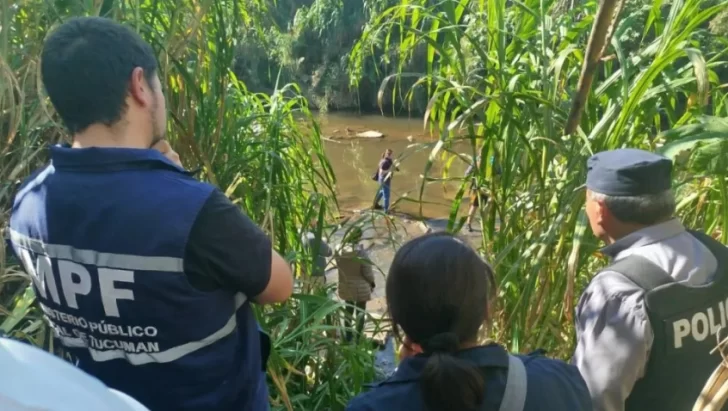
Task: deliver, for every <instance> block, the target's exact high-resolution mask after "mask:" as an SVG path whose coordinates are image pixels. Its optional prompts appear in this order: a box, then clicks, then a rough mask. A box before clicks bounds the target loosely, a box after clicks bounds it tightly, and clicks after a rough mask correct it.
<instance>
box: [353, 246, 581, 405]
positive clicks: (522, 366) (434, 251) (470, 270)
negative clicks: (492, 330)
mask: <svg viewBox="0 0 728 411" xmlns="http://www.w3.org/2000/svg"><path fill="white" fill-rule="evenodd" d="M386 293H387V304H388V308H389V314H390V317H391V320H392V322H393V327H394V330H395V333H396V334H397V335H398V336H400V337H401V340H402V341H403V345H402V349H401V350H400V360H401V362H400V364H399V367H398V368H397V371H395V373H394V375H393V376H392V377H390V378H389V379H387V380H386V381H384V382H381V383H379V384H378V385H376V386H375V387H374V388H373V389H372V390H370V391H368V392H366V393H363V394H361V395H359V396H358V397H356V398H354V399H353V400H352V401H351V402H350V403H349V405H348V407H347V410H349V411H363V410H372V411H374V410H376V411H389V410H391V411H398V410H406V411H536V410H539V411H541V410H543V411H551V410H552V411H582V410H583V411H589V410H591V409H592V406H591V398H590V396H589V391H588V390H587V387H586V384H585V383H584V380H583V379H582V378H581V376H580V374H579V371H578V370H577V369H576V368H575V367H574V366H572V365H569V364H566V363H564V362H562V361H558V360H552V359H548V358H546V357H543V356H542V355H539V354H532V355H528V356H511V355H509V354H508V352H507V351H506V350H505V349H503V348H502V347H501V346H499V345H497V344H494V343H489V344H485V345H481V344H480V343H479V341H481V337H482V335H483V334H484V333H485V332H487V330H488V323H489V320H490V318H491V315H492V311H491V309H492V302H493V297H494V295H495V280H494V276H493V271H492V269H491V268H490V266H489V265H488V264H487V263H486V262H485V261H483V260H482V259H481V258H480V257H479V256H478V254H477V253H476V252H475V251H474V250H473V249H472V248H470V247H469V246H468V245H467V244H465V243H464V242H462V241H461V240H460V239H458V238H456V237H453V236H452V235H450V234H446V233H433V234H428V235H424V236H422V237H419V238H416V239H414V240H411V241H409V242H408V243H407V244H405V245H404V246H402V248H401V249H400V250H399V251H398V252H397V254H396V255H395V256H394V260H393V261H392V266H391V267H390V269H389V274H388V276H387V286H386Z"/></svg>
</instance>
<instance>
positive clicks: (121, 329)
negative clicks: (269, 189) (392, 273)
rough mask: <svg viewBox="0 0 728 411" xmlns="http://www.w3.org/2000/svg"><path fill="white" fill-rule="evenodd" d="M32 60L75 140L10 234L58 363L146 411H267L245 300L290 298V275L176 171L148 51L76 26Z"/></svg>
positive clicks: (19, 207)
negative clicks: (52, 338)
mask: <svg viewBox="0 0 728 411" xmlns="http://www.w3.org/2000/svg"><path fill="white" fill-rule="evenodd" d="M42 59H43V60H42V65H41V74H42V77H43V81H44V83H45V87H46V89H47V91H48V95H49V97H50V99H51V102H52V103H53V105H54V106H55V108H56V110H57V112H58V115H59V116H60V117H61V119H62V120H63V122H64V124H65V125H66V126H67V127H68V129H69V131H70V132H71V134H72V135H73V144H72V145H71V146H55V147H51V163H50V165H48V166H47V167H45V168H43V169H41V170H39V171H38V172H36V173H35V174H34V175H32V176H31V177H30V178H29V179H28V180H27V181H26V182H25V183H24V184H23V186H22V187H21V188H20V190H19V192H18V194H17V196H16V198H15V202H14V205H13V208H12V215H11V218H10V230H9V231H10V233H9V234H10V243H11V246H12V248H13V249H14V251H15V253H16V254H17V255H18V257H19V259H20V260H21V262H22V264H23V266H24V268H25V270H26V271H27V272H28V273H29V274H30V276H31V278H32V279H33V285H34V288H35V291H36V295H37V298H38V301H39V303H40V307H41V309H42V310H43V312H44V314H45V316H46V319H47V320H48V322H49V323H50V325H51V327H52V328H53V331H54V335H55V337H56V339H57V341H58V343H59V344H58V345H59V346H60V347H62V350H63V352H62V354H63V356H64V357H65V358H67V359H69V360H71V361H72V362H73V363H75V364H77V365H78V366H79V367H80V368H81V369H82V370H84V371H86V372H88V373H90V374H91V375H94V376H96V377H97V378H99V379H100V380H101V381H103V382H104V383H105V384H106V385H108V386H109V387H111V388H114V389H117V390H120V391H122V392H125V393H127V394H129V395H131V396H132V397H134V398H136V399H138V400H139V401H140V402H142V403H143V404H144V405H145V406H147V407H148V408H150V409H152V410H155V411H165V410H170V411H172V410H174V411H197V410H199V411H203V410H219V411H227V410H231V411H232V410H267V409H268V391H267V386H266V381H265V374H264V372H265V366H266V361H267V356H268V352H269V350H270V341H269V340H268V337H267V336H266V335H265V334H263V333H262V332H260V331H259V330H260V328H259V325H258V323H257V321H256V319H255V316H254V313H253V310H252V307H251V302H255V303H258V304H267V303H276V302H282V301H284V300H286V299H287V298H288V297H289V296H290V294H291V292H292V287H293V278H292V275H291V270H290V267H289V266H288V264H287V263H286V261H285V260H284V259H283V258H282V257H281V256H280V255H279V254H278V253H277V252H276V251H275V250H273V249H272V247H271V242H270V240H269V239H268V237H267V236H266V235H265V233H263V231H261V230H260V229H259V228H258V227H256V226H255V224H253V222H252V221H251V220H250V219H249V218H248V217H247V216H245V215H244V214H243V213H242V212H241V211H240V209H239V208H238V207H237V206H235V205H233V204H232V203H231V202H230V201H229V200H228V199H227V198H226V197H225V195H224V194H223V193H222V192H221V191H220V190H218V189H216V188H215V187H213V186H211V185H209V184H205V183H201V182H199V181H197V180H195V179H193V178H192V176H191V175H190V173H189V172H187V171H185V169H184V168H182V167H181V165H180V164H179V158H178V157H177V155H176V153H175V152H174V151H173V150H172V149H171V147H169V145H168V144H167V143H166V141H165V140H164V132H165V128H166V114H165V111H166V108H165V99H164V94H163V93H162V86H161V83H160V80H159V77H158V74H157V63H156V59H155V57H154V53H153V51H152V49H151V47H150V46H149V45H148V44H147V43H145V42H144V41H143V40H142V39H141V38H140V37H139V35H137V34H136V33H134V32H133V31H132V30H130V29H128V28H127V27H125V26H122V25H120V24H118V23H115V22H113V21H112V20H108V19H103V18H98V17H84V18H75V19H71V20H69V21H67V22H66V23H64V24H63V25H61V26H60V27H59V28H58V29H56V30H55V31H54V32H53V33H52V34H51V35H50V36H49V37H48V39H47V41H46V43H45V46H44V49H43V54H42ZM150 147H156V148H158V149H159V151H158V150H155V149H150Z"/></svg>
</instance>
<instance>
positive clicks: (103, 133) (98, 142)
mask: <svg viewBox="0 0 728 411" xmlns="http://www.w3.org/2000/svg"><path fill="white" fill-rule="evenodd" d="M124 131H127V130H124ZM71 147H73V148H90V147H99V148H149V147H148V144H145V143H144V142H143V141H142V139H139V138H133V136H132V135H129V134H127V133H126V132H120V131H119V130H115V129H114V127H107V126H105V125H99V124H94V125H91V126H89V127H88V128H87V129H86V130H84V131H83V132H81V133H76V134H74V136H73V144H72V145H71Z"/></svg>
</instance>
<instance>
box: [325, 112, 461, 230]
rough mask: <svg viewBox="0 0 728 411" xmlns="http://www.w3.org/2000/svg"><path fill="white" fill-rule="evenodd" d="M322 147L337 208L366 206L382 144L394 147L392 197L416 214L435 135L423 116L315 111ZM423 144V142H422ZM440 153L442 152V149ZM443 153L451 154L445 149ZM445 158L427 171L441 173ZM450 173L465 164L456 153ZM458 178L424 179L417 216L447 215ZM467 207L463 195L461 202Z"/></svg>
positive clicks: (402, 210)
mask: <svg viewBox="0 0 728 411" xmlns="http://www.w3.org/2000/svg"><path fill="white" fill-rule="evenodd" d="M318 118H319V121H320V125H321V131H322V135H323V136H324V137H326V138H327V140H326V141H325V147H326V151H327V154H328V158H329V161H330V162H331V165H332V167H333V169H334V172H335V173H336V178H337V187H336V189H337V192H336V195H337V199H338V201H339V206H340V208H341V209H342V210H351V211H355V210H361V209H366V208H369V207H371V205H372V202H373V199H374V196H375V194H376V191H377V187H378V184H377V182H375V181H372V179H371V175H372V173H374V171H375V170H376V168H377V165H378V163H379V159H380V158H381V155H382V152H384V150H385V149H387V148H391V149H392V150H394V157H395V158H397V159H398V161H399V170H400V171H399V172H397V173H396V174H395V175H394V177H393V180H392V200H391V201H392V203H394V202H395V201H397V200H400V201H399V202H398V203H397V205H396V207H395V210H396V212H398V213H406V214H410V215H412V216H416V217H419V216H420V202H419V198H420V187H421V184H422V175H423V172H424V170H425V166H426V163H427V160H428V158H429V156H430V153H431V151H432V150H431V146H432V145H434V144H435V143H436V142H437V136H436V135H433V134H430V132H429V131H428V130H426V129H424V128H423V123H422V118H421V117H413V118H412V119H407V118H391V117H384V116H382V115H356V114H342V113H327V114H322V115H319V117H318ZM370 130H372V131H378V132H380V133H383V134H384V137H383V138H356V137H355V135H356V134H357V133H361V132H364V131H370ZM425 146H428V147H425ZM456 149H457V151H458V152H459V153H463V154H466V153H468V152H469V151H470V148H469V145H468V144H458V145H457V146H456ZM441 153H442V152H441ZM448 157H451V156H450V155H448ZM446 162H447V159H445V160H443V159H442V156H441V155H438V157H437V158H436V159H435V162H434V165H433V167H432V169H431V170H430V172H429V174H428V176H429V177H435V178H441V177H442V169H443V167H444V166H445V163H446ZM450 163H451V165H450V168H449V177H451V178H453V177H455V178H459V177H462V175H463V172H464V171H465V169H466V168H467V164H465V162H463V161H462V160H460V159H454V160H453V161H451V162H450ZM459 186H460V182H459V181H449V182H428V184H427V185H426V186H425V190H424V193H423V196H422V201H423V203H422V216H423V217H429V218H438V217H447V215H448V214H449V212H450V202H451V200H452V199H453V198H454V197H455V195H456V194H457V191H458V188H459ZM461 212H462V213H465V212H467V201H463V203H462V204H461Z"/></svg>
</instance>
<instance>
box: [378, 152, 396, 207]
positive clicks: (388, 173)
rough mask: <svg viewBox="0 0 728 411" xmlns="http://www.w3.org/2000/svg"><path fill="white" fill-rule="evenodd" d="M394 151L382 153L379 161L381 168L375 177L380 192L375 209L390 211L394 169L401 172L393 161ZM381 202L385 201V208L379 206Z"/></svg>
mask: <svg viewBox="0 0 728 411" xmlns="http://www.w3.org/2000/svg"><path fill="white" fill-rule="evenodd" d="M392 154H393V152H392V149H391V148H388V149H386V150H384V153H382V159H381V160H380V161H379V167H378V168H377V172H376V173H375V175H374V176H373V177H376V178H374V180H377V182H378V183H379V191H377V196H376V197H375V198H374V209H376V210H384V212H385V213H386V212H388V211H389V201H390V198H391V197H390V195H391V186H392V167H394V170H396V171H399V168H398V167H396V166H394V160H393V159H392ZM380 200H384V207H382V205H380V204H379V201H380Z"/></svg>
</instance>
